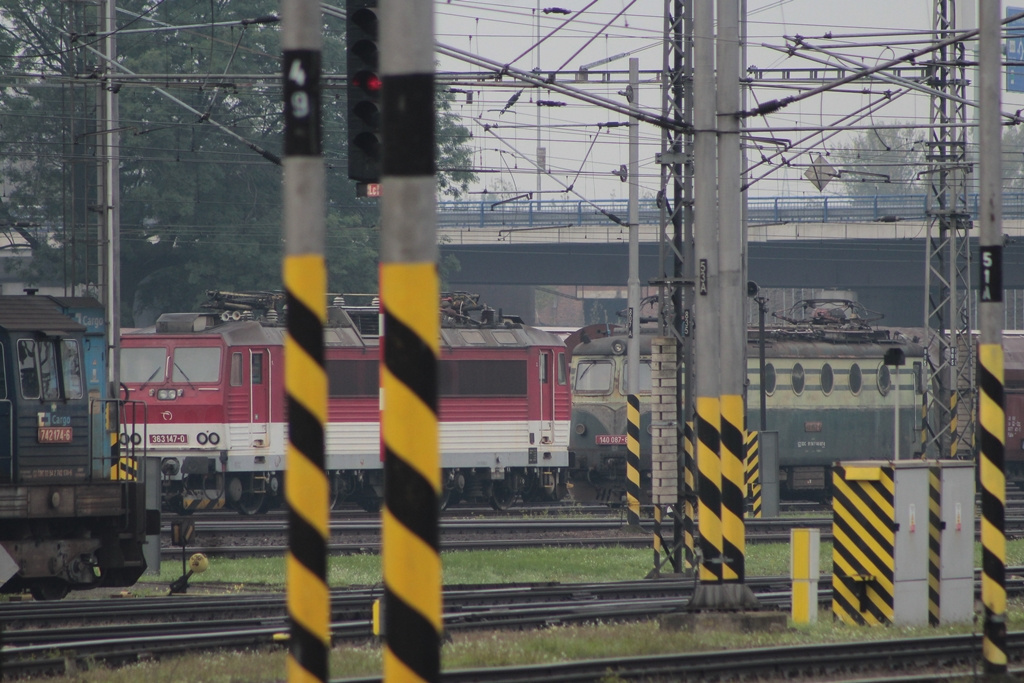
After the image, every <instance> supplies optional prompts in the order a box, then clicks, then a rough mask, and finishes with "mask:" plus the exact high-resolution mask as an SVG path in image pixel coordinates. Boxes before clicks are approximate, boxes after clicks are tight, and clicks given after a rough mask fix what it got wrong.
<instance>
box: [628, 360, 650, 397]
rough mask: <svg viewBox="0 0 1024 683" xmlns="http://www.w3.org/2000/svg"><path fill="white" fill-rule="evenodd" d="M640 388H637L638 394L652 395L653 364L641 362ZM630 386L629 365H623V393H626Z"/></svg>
mask: <svg viewBox="0 0 1024 683" xmlns="http://www.w3.org/2000/svg"><path fill="white" fill-rule="evenodd" d="M639 384H640V386H639V387H637V392H638V393H650V391H651V362H650V361H646V360H642V361H640V382H639ZM628 386H629V364H628V363H623V364H622V386H621V387H620V389H621V391H622V393H626V387H628Z"/></svg>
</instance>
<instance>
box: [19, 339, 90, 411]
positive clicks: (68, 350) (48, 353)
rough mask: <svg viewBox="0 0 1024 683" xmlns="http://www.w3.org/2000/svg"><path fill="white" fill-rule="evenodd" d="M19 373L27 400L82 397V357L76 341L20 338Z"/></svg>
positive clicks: (22, 393)
mask: <svg viewBox="0 0 1024 683" xmlns="http://www.w3.org/2000/svg"><path fill="white" fill-rule="evenodd" d="M18 371H19V373H20V375H21V395H22V396H23V397H24V398H41V399H43V400H44V401H52V400H56V399H59V398H81V397H82V363H81V355H80V353H79V349H78V342H77V341H75V340H74V339H65V340H57V339H44V340H39V341H37V340H35V339H19V340H18ZM62 375H63V377H62ZM62 379H63V386H62V384H61V380H62Z"/></svg>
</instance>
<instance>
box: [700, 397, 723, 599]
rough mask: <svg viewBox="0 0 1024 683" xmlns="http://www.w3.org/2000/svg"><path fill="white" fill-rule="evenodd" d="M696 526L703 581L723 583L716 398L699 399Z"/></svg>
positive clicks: (719, 418) (718, 417) (720, 475)
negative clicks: (697, 527) (698, 532)
mask: <svg viewBox="0 0 1024 683" xmlns="http://www.w3.org/2000/svg"><path fill="white" fill-rule="evenodd" d="M696 404H697V419H696V425H695V426H696V428H697V479H698V484H697V523H698V525H699V531H700V550H701V555H702V559H701V564H700V580H701V581H702V582H704V581H706V582H709V583H717V582H719V581H721V580H722V461H721V458H720V456H719V454H718V453H719V434H718V427H719V424H720V423H721V415H720V413H719V402H718V397H717V396H698V397H697V401H696Z"/></svg>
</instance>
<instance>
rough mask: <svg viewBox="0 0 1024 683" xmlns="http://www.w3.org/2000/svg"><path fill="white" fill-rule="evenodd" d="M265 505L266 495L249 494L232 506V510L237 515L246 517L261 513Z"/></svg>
mask: <svg viewBox="0 0 1024 683" xmlns="http://www.w3.org/2000/svg"><path fill="white" fill-rule="evenodd" d="M266 503H267V494H265V493H253V492H250V493H246V494H245V495H243V496H242V499H241V500H240V501H238V502H237V503H235V504H234V508H235V510H237V511H238V513H239V514H242V515H245V516H247V517H248V516H250V515H256V514H259V513H261V512H263V510H264V506H265V505H266Z"/></svg>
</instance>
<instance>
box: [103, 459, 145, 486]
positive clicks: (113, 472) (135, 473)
mask: <svg viewBox="0 0 1024 683" xmlns="http://www.w3.org/2000/svg"><path fill="white" fill-rule="evenodd" d="M110 478H111V479H117V480H118V481H138V479H139V461H138V458H136V457H135V456H134V455H122V456H121V457H120V458H119V459H118V461H117V464H115V465H114V466H113V467H111V468H110Z"/></svg>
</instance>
